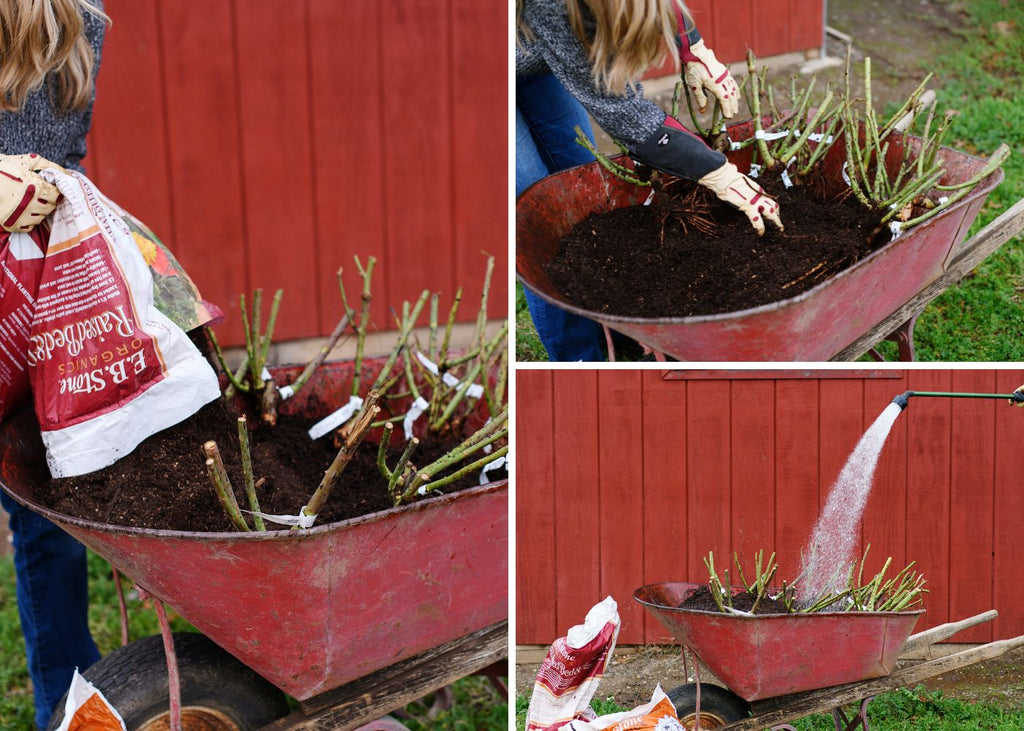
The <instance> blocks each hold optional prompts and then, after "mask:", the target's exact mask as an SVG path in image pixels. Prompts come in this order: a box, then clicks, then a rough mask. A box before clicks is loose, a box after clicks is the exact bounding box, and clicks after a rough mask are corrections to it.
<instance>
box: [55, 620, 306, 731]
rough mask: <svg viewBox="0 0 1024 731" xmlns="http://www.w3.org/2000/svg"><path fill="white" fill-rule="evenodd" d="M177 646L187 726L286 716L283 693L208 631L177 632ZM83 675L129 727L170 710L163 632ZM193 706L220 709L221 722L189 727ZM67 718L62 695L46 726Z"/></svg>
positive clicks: (241, 724) (256, 722) (241, 725)
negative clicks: (202, 632)
mask: <svg viewBox="0 0 1024 731" xmlns="http://www.w3.org/2000/svg"><path fill="white" fill-rule="evenodd" d="M174 650H175V653H176V654H177V656H178V673H179V675H180V676H181V706H182V714H183V719H186V720H185V721H183V727H184V729H185V731H189V729H190V728H193V727H198V728H202V729H204V731H206V730H207V729H232V724H234V728H235V729H238V731H247V730H248V729H257V728H259V727H261V726H264V725H266V724H268V723H270V722H271V721H274V720H276V719H278V718H281V717H283V716H286V715H288V712H289V709H288V702H287V700H286V698H285V695H284V693H282V692H281V691H280V690H279V689H278V688H276V687H275V686H274V685H272V684H270V683H268V682H267V681H266V680H264V679H263V678H261V677H260V676H259V675H257V674H256V673H255V672H253V671H252V670H250V669H249V668H248V667H247V666H246V665H244V664H243V663H241V662H240V661H239V660H237V659H236V658H234V657H233V656H232V655H230V654H228V653H227V652H226V651H225V650H223V649H221V648H220V647H218V646H217V645H216V644H215V643H214V642H213V641H212V640H210V639H208V638H207V637H206V636H205V635H202V634H198V633H196V632H175V633H174ZM82 675H83V677H85V679H86V680H89V681H90V682H91V683H92V684H93V685H95V686H96V687H97V688H99V689H100V690H101V691H102V692H103V695H104V696H105V697H106V699H107V700H108V701H110V703H111V704H112V705H113V706H114V707H115V708H116V709H117V711H118V713H120V714H121V717H122V718H124V721H125V725H126V726H127V728H128V731H134V730H135V729H139V728H142V727H144V725H145V724H146V723H148V722H151V721H153V720H154V719H156V718H158V717H159V716H161V715H164V714H166V713H168V709H169V708H170V700H169V691H168V688H167V660H166V656H165V654H164V645H163V640H162V639H161V637H160V636H159V635H154V636H152V637H146V638H145V639H142V640H138V641H136V642H132V643H130V644H128V645H125V646H124V647H120V648H118V649H116V650H114V651H113V652H111V653H110V654H109V655H107V656H106V657H104V658H102V659H101V660H100V661H99V662H97V663H96V664H95V665H93V666H92V667H90V668H89V669H88V670H86V671H84V672H83V673H82ZM65 697H66V696H65ZM190 708H191V709H194V710H204V711H206V712H210V711H212V712H213V716H214V718H215V719H216V718H217V716H218V714H219V715H220V716H222V717H223V719H222V720H223V722H221V720H217V721H215V723H214V725H212V726H211V725H210V724H209V723H207V724H196V725H195V726H190V725H189V724H188V722H187V717H186V715H185V714H186V713H187V711H188V710H189V709H190ZM63 717H64V699H61V701H60V703H59V704H58V705H57V708H56V710H55V711H54V714H53V718H51V719H50V724H49V725H48V726H47V731H54V729H56V728H57V727H58V726H59V725H60V722H61V720H62V719H63ZM232 731H233V730H232Z"/></svg>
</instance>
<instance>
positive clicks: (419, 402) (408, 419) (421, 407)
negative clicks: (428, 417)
mask: <svg viewBox="0 0 1024 731" xmlns="http://www.w3.org/2000/svg"><path fill="white" fill-rule="evenodd" d="M429 407H430V404H429V403H428V402H427V400H426V399H425V398H423V397H422V396H417V397H416V400H415V401H413V402H412V406H410V407H409V410H408V411H407V412H406V413H405V418H404V419H403V420H402V428H403V429H404V430H405V441H409V440H410V439H412V427H413V424H415V423H416V420H417V419H419V418H420V416H422V415H423V412H424V411H426V410H427V408H429Z"/></svg>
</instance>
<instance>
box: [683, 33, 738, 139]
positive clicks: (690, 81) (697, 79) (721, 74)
mask: <svg viewBox="0 0 1024 731" xmlns="http://www.w3.org/2000/svg"><path fill="white" fill-rule="evenodd" d="M685 39H686V36H683V40H682V43H681V45H680V47H679V60H680V62H682V65H683V81H684V82H685V83H686V85H687V86H688V87H690V92H691V93H692V94H693V96H694V99H696V100H697V106H698V108H699V109H700V111H702V112H703V111H704V110H705V109H707V106H708V98H707V96H706V95H705V94H704V91H705V89H706V90H707V91H709V92H711V94H713V95H714V96H715V97H717V98H718V101H719V102H720V103H721V104H722V114H723V116H725V118H726V119H729V118H732V117H734V116H735V115H736V112H737V111H739V107H740V92H739V87H738V86H737V85H736V80H735V79H733V78H732V74H730V73H729V69H727V68H726V67H725V66H724V65H723V64H722V63H721V62H720V61H719V60H718V59H717V58H715V52H714V51H712V50H711V49H710V48H708V47H707V46H705V45H704V41H703V40H698V41H697V42H696V43H694V44H692V45H691V44H690V43H688V42H687V41H686V40H685Z"/></svg>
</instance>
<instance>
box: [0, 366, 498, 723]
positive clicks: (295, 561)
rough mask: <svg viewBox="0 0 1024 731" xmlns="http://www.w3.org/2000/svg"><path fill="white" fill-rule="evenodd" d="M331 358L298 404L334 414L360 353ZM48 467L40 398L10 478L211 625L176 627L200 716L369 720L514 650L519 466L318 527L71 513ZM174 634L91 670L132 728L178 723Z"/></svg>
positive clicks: (5, 475) (146, 583)
mask: <svg viewBox="0 0 1024 731" xmlns="http://www.w3.org/2000/svg"><path fill="white" fill-rule="evenodd" d="M324 368H325V369H326V373H325V374H322V375H319V376H318V378H322V379H326V381H327V383H326V388H319V389H317V390H316V391H317V392H316V393H315V394H310V396H304V395H303V392H300V394H299V395H298V396H296V398H295V399H293V401H289V402H287V406H286V408H287V409H289V410H292V411H295V412H297V413H307V414H308V415H309V416H312V417H317V416H322V415H323V414H322V413H316V411H315V404H323V403H332V400H331V399H330V398H324V395H325V392H328V393H329V392H330V391H331V390H332V389H334V390H337V391H338V392H339V396H340V394H341V391H342V389H343V388H344V384H343V383H342V380H343V377H344V376H345V375H346V374H345V364H329V365H327V366H325V367H324ZM349 370H350V368H349ZM292 375H295V374H292ZM347 375H348V377H349V378H350V375H351V374H350V373H349V374H347ZM310 390H313V389H310ZM346 397H347V395H346ZM343 401H344V398H341V399H340V400H339V399H335V400H334V401H333V402H334V403H341V402H343ZM323 408H324V407H322V406H321V407H320V409H323ZM48 478H49V474H48V471H47V468H46V463H45V459H44V452H43V446H42V443H41V440H40V438H39V432H38V426H36V424H35V419H34V416H33V415H32V414H31V410H27V411H26V412H23V413H22V414H21V415H19V416H18V417H16V418H15V419H14V420H12V421H10V422H8V423H7V424H5V425H4V427H3V428H2V431H0V485H2V488H3V489H4V490H6V491H7V492H8V493H9V494H10V495H11V496H12V497H13V498H14V499H15V500H17V501H18V502H20V503H22V504H23V505H26V506H28V507H29V508H31V509H33V510H35V511H37V512H39V513H41V514H42V515H44V516H45V517H47V518H48V519H50V520H51V521H53V522H54V523H56V524H57V525H59V526H60V527H61V528H63V529H64V530H65V531H67V532H68V533H70V534H71V535H72V536H74V537H75V538H77V539H78V540H80V541H81V542H82V543H84V544H85V545H86V546H88V547H89V548H91V549H92V550H93V551H95V552H96V553H97V554H99V555H100V556H102V557H104V558H105V559H107V560H108V561H109V562H110V563H111V565H112V566H114V568H115V569H117V570H118V571H120V572H122V573H124V574H125V575H127V576H129V577H131V578H132V579H133V580H134V581H135V582H136V583H137V584H138V586H139V587H141V588H142V589H144V591H145V592H146V593H148V594H149V595H151V596H152V597H154V598H156V599H158V600H159V601H158V602H157V610H158V614H161V616H162V609H163V607H162V604H161V602H162V603H166V604H167V605H168V606H170V607H172V608H173V609H174V610H175V611H177V612H178V613H179V614H180V615H181V616H182V617H183V618H184V619H186V620H187V621H188V622H190V623H191V624H192V625H193V626H194V627H195V628H196V629H198V630H199V632H201V633H202V635H205V638H208V640H206V641H205V642H204V639H205V638H200V636H199V635H194V634H191V636H189V637H185V638H184V639H183V640H182V639H181V637H182V636H181V634H180V633H179V634H176V635H175V644H176V645H179V646H180V647H182V651H181V658H180V659H179V664H180V676H181V698H182V720H183V728H185V729H204V730H206V731H217V730H228V729H232V730H234V729H240V728H261V727H262V728H266V729H313V728H317V729H319V728H337V729H348V728H354V727H358V726H360V725H361V724H365V723H367V722H368V721H371V720H373V719H375V718H379V717H381V716H384V715H385V714H387V713H389V712H390V711H391V710H394V709H395V708H399V707H401V706H403V705H406V704H407V703H409V702H411V701H412V700H415V699H416V698H419V697H422V696H423V695H426V694H427V693H430V692H432V691H434V690H438V689H440V688H442V687H444V686H446V685H448V684H449V683H451V682H453V681H454V680H456V679H458V678H460V677H463V676H466V675H470V674H472V673H475V672H478V671H480V670H482V669H484V668H487V667H488V666H491V665H493V664H494V663H496V662H499V661H500V660H501V659H502V658H504V657H505V656H506V654H507V647H508V644H507V617H508V601H507V593H508V585H507V567H508V528H507V515H508V510H507V481H500V482H494V483H490V484H486V485H482V486H480V487H476V488H471V489H468V490H464V491H461V492H458V493H452V494H448V495H443V496H439V497H435V498H428V499H424V500H422V501H420V502H416V503H412V504H409V505H406V506H402V507H399V508H395V509H390V510H385V511H381V512H378V513H374V514H371V515H366V516H362V517H359V518H354V519H351V520H345V521H342V522H339V523H333V524H328V525H322V526H316V527H313V528H311V529H309V530H306V531H288V530H284V531H270V532H265V533H256V532H253V533H196V532H184V531H168V530H152V529H138V528H127V527H122V526H115V525H109V524H105V523H97V522H92V521H88V520H81V519H77V518H72V517H69V516H66V515H62V514H59V513H55V512H54V511H52V510H49V509H47V508H45V507H43V506H42V505H40V504H39V502H38V501H37V499H36V486H38V485H41V484H43V481H45V480H47V479H48ZM140 479H144V476H143V475H140ZM162 625H163V626H164V627H165V637H164V641H165V643H166V642H167V641H168V639H169V637H170V632H169V629H167V628H166V622H165V621H163V619H162ZM159 639H160V638H148V640H149V641H148V642H147V641H146V640H144V641H140V642H136V643H131V644H129V645H127V646H125V647H122V648H120V649H118V650H116V651H115V652H114V653H112V654H111V655H109V656H107V657H106V658H104V659H103V660H101V661H100V663H99V664H98V665H97V666H93V669H95V668H98V667H99V666H100V665H104V667H103V668H101V669H100V670H99V672H100V675H99V676H98V677H96V676H95V675H93V676H90V673H91V672H92V671H93V669H90V671H86V672H85V673H84V674H85V675H86V677H87V678H90V679H91V680H92V682H93V683H94V684H96V685H97V686H98V687H100V689H101V690H103V691H104V693H105V694H108V698H110V699H111V702H113V703H114V704H115V706H117V707H118V708H119V710H121V712H122V715H125V714H126V713H128V714H129V715H131V714H135V715H134V716H133V721H132V723H130V724H129V727H130V728H143V729H155V728H167V727H168V716H169V714H168V697H169V694H168V665H167V663H166V661H165V658H164V653H163V652H162V651H161V650H162V648H161V645H160V642H159ZM153 640H156V642H154V641H153ZM211 641H212V642H211ZM104 678H106V679H107V681H106V682H108V683H110V684H111V685H113V686H114V687H111V685H106V686H105V685H104V680H103V679H104ZM284 694H287V695H289V696H292V697H293V698H294V699H295V700H296V701H297V702H298V710H296V711H294V712H292V713H290V714H289V713H288V706H287V705H286V704H285V702H284V701H285V699H284ZM126 695H127V696H128V697H126ZM115 697H116V698H118V699H119V700H120V701H121V702H122V703H123V704H124V706H123V707H122V705H120V704H119V702H118V701H117V700H115ZM154 698H156V699H157V700H154ZM57 715H60V714H57ZM55 720H57V721H59V718H58V719H55ZM127 720H128V718H127V717H126V721H127ZM132 724H134V725H132ZM381 728H383V727H381Z"/></svg>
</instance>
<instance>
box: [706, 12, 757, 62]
mask: <svg viewBox="0 0 1024 731" xmlns="http://www.w3.org/2000/svg"><path fill="white" fill-rule="evenodd" d="M756 4H757V2H755V0H734V1H733V2H730V3H729V4H728V9H723V8H722V7H721V5H720V6H719V8H717V9H716V11H715V19H714V35H715V45H714V46H711V48H712V49H714V51H715V55H716V56H717V57H718V60H719V61H721V62H722V63H726V64H727V63H732V62H734V61H742V60H743V59H744V58H746V56H747V49H748V48H754V49H755V53H756V46H755V45H754V44H755V42H756V40H757V33H756V30H755V25H754V11H753V9H754V6H755V5H756ZM708 45H710V44H708Z"/></svg>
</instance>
